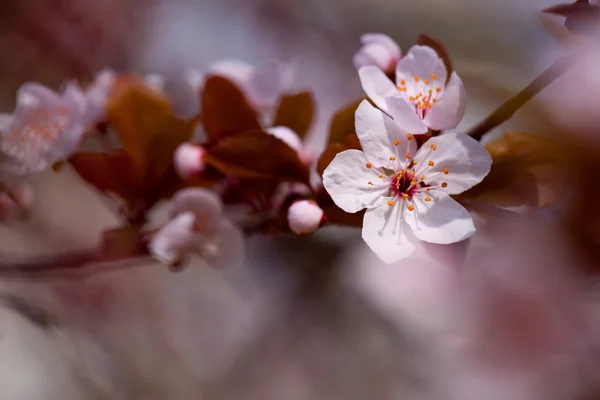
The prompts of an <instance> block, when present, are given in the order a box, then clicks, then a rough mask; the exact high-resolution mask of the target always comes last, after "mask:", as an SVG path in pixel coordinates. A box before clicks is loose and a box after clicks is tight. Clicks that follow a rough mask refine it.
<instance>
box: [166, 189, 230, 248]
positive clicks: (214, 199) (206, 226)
mask: <svg viewBox="0 0 600 400" xmlns="http://www.w3.org/2000/svg"><path fill="white" fill-rule="evenodd" d="M190 212H191V213H193V215H194V216H195V218H196V219H195V223H196V228H197V229H198V230H199V231H200V232H202V233H204V234H206V235H207V236H214V235H215V234H216V232H217V227H218V223H219V220H220V218H221V215H222V214H223V204H222V203H221V199H220V198H219V197H218V196H217V195H216V194H214V193H212V192H211V191H208V190H206V189H198V188H189V189H183V190H180V191H179V192H177V194H176V195H175V196H174V197H173V199H172V200H171V215H173V216H175V217H176V216H178V215H180V214H184V213H190Z"/></svg>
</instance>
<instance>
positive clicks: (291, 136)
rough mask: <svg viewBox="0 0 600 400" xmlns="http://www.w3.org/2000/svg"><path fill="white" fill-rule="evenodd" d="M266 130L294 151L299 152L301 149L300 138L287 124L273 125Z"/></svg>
mask: <svg viewBox="0 0 600 400" xmlns="http://www.w3.org/2000/svg"><path fill="white" fill-rule="evenodd" d="M266 132H267V133H268V134H270V135H273V136H275V137H276V138H277V139H279V140H281V141H282V142H284V143H285V144H287V145H288V146H290V147H291V148H292V149H294V150H295V151H296V152H300V151H301V150H302V139H300V136H298V134H297V133H296V132H294V131H293V130H291V129H290V128H288V127H287V126H274V127H272V128H269V129H267V130H266Z"/></svg>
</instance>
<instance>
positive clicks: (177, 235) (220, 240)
mask: <svg viewBox="0 0 600 400" xmlns="http://www.w3.org/2000/svg"><path fill="white" fill-rule="evenodd" d="M171 216H172V219H171V221H170V222H169V223H167V224H166V225H165V226H164V227H163V228H161V229H160V230H159V231H158V232H157V233H156V234H155V235H154V237H153V238H152V241H151V242H150V246H149V248H150V251H151V253H152V255H153V256H154V257H155V258H156V259H157V260H159V261H161V262H162V263H165V264H168V265H174V264H176V263H178V262H181V261H183V260H184V259H185V257H186V256H187V255H190V254H197V255H199V256H200V257H201V258H202V259H203V260H204V261H206V262H207V263H208V264H209V265H211V266H214V267H235V266H238V265H240V264H242V262H243V257H244V236H243V234H242V232H241V230H240V229H239V228H238V227H237V226H235V225H234V224H233V223H232V222H231V221H229V220H228V219H226V218H224V216H223V204H222V203H221V200H220V199H219V198H218V197H217V196H216V195H215V194H214V193H212V192H210V191H207V190H204V189H196V188H192V189H184V190H181V191H179V192H178V193H177V194H176V195H175V196H174V197H173V199H172V200H171Z"/></svg>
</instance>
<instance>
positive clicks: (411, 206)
mask: <svg viewBox="0 0 600 400" xmlns="http://www.w3.org/2000/svg"><path fill="white" fill-rule="evenodd" d="M407 208H408V211H412V210H414V209H415V208H414V207H413V205H412V204H409V205H408V207H407Z"/></svg>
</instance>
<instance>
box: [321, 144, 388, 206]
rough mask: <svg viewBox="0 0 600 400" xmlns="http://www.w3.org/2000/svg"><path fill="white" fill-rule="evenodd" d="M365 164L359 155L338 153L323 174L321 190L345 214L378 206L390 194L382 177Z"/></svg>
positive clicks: (363, 157)
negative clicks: (323, 188)
mask: <svg viewBox="0 0 600 400" xmlns="http://www.w3.org/2000/svg"><path fill="white" fill-rule="evenodd" d="M366 164H367V159H366V158H365V155H364V154H363V152H362V151H360V150H346V151H343V152H341V153H338V154H337V155H336V156H335V158H334V159H333V161H331V163H330V164H329V166H328V167H327V169H325V172H323V186H324V187H325V189H326V190H327V192H328V193H329V195H330V196H331V198H332V199H333V201H334V203H335V204H337V206H338V207H340V208H341V209H342V210H344V211H346V212H349V213H355V212H357V211H360V210H362V209H363V208H372V207H376V206H378V205H379V204H380V203H381V202H382V201H383V198H384V197H383V196H385V195H386V193H387V191H388V190H389V183H388V181H387V180H386V179H385V177H384V178H383V179H380V178H379V177H378V173H377V172H375V171H374V169H373V168H367V167H366ZM369 182H372V183H373V185H369Z"/></svg>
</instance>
